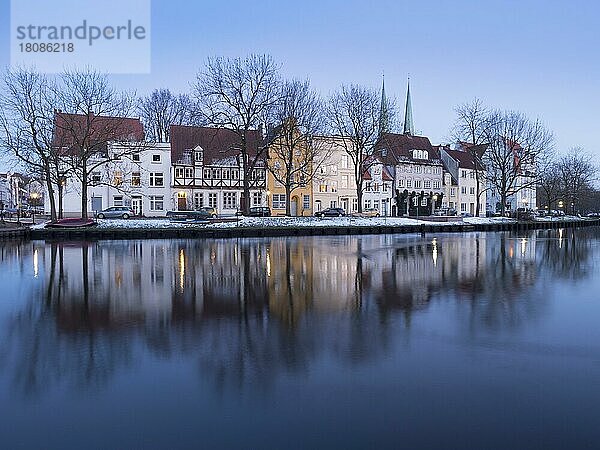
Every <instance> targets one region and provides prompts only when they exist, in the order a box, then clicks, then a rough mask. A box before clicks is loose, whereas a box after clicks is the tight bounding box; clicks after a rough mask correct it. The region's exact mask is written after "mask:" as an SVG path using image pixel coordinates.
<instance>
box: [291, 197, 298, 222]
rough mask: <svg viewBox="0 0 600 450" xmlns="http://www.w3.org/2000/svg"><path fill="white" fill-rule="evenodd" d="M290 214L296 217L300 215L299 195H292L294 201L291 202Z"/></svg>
mask: <svg viewBox="0 0 600 450" xmlns="http://www.w3.org/2000/svg"><path fill="white" fill-rule="evenodd" d="M290 214H291V215H292V217H296V216H297V215H298V197H292V202H291V203H290Z"/></svg>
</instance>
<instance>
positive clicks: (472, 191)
mask: <svg viewBox="0 0 600 450" xmlns="http://www.w3.org/2000/svg"><path fill="white" fill-rule="evenodd" d="M469 194H471V195H475V188H474V187H471V188H469Z"/></svg>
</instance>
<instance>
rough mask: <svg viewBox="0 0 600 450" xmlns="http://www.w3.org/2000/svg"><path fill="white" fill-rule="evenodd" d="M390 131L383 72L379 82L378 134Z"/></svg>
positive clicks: (388, 108)
mask: <svg viewBox="0 0 600 450" xmlns="http://www.w3.org/2000/svg"><path fill="white" fill-rule="evenodd" d="M389 131H390V107H389V104H388V101H387V97H386V96H385V74H384V75H383V80H382V82H381V105H380V106H379V135H380V136H381V134H382V133H388V132H389Z"/></svg>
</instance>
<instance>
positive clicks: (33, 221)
mask: <svg viewBox="0 0 600 450" xmlns="http://www.w3.org/2000/svg"><path fill="white" fill-rule="evenodd" d="M38 198H40V194H38V193H37V192H32V193H31V194H30V195H29V199H30V200H33V202H31V201H30V202H29V206H30V207H31V224H32V225H35V208H36V206H37V204H38V203H37V200H38ZM31 203H33V205H32V204H31Z"/></svg>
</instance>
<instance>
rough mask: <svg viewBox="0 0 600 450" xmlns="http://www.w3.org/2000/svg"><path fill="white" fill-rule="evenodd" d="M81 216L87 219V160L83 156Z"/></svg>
mask: <svg viewBox="0 0 600 450" xmlns="http://www.w3.org/2000/svg"><path fill="white" fill-rule="evenodd" d="M81 166H82V167H81V173H82V177H81V218H82V219H87V201H88V191H87V190H88V173H87V161H86V160H85V158H84V159H83V162H82V164H81Z"/></svg>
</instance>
